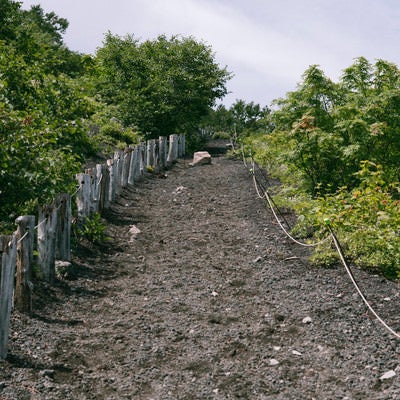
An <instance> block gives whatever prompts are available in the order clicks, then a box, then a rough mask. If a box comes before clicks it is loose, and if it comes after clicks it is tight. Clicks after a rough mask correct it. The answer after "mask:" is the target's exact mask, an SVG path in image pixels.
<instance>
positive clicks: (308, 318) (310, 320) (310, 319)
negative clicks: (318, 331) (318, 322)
mask: <svg viewBox="0 0 400 400" xmlns="http://www.w3.org/2000/svg"><path fill="white" fill-rule="evenodd" d="M311 322H312V318H311V317H305V318H303V324H311Z"/></svg>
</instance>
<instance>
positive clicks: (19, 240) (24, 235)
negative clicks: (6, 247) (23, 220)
mask: <svg viewBox="0 0 400 400" xmlns="http://www.w3.org/2000/svg"><path fill="white" fill-rule="evenodd" d="M28 235H29V231H26V232H25V233H24V234H23V235H22V237H20V238H19V239H18V242H17V243H18V244H19V243H21V242H22V241H23V240H24V239H25V238H26V237H27V236H28Z"/></svg>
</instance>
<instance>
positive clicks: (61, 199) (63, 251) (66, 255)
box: [56, 193, 72, 261]
mask: <svg viewBox="0 0 400 400" xmlns="http://www.w3.org/2000/svg"><path fill="white" fill-rule="evenodd" d="M56 207H57V233H56V258H57V259H58V260H62V261H71V219H72V212H71V195H69V194H67V193H63V194H59V195H58V196H57V197H56Z"/></svg>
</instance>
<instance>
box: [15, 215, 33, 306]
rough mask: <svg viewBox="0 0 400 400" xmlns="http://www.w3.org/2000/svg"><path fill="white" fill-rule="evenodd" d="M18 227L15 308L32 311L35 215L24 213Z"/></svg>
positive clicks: (18, 219) (18, 221)
mask: <svg viewBox="0 0 400 400" xmlns="http://www.w3.org/2000/svg"><path fill="white" fill-rule="evenodd" d="M15 222H16V223H17V224H18V228H17V273H16V280H15V308H16V309H17V310H19V311H21V312H24V313H31V312H32V290H33V284H32V271H31V264H32V260H33V239H34V227H35V217H34V216H33V215H24V216H21V217H18V218H17V219H16V221H15Z"/></svg>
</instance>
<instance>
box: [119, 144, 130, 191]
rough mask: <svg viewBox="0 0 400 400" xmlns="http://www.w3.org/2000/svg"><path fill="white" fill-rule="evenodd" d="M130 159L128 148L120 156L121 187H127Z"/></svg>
mask: <svg viewBox="0 0 400 400" xmlns="http://www.w3.org/2000/svg"><path fill="white" fill-rule="evenodd" d="M131 157H132V151H131V149H130V148H129V147H128V148H127V149H125V151H124V153H123V155H122V160H123V162H122V176H121V186H122V187H123V188H124V187H127V186H128V179H129V167H130V165H131Z"/></svg>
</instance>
